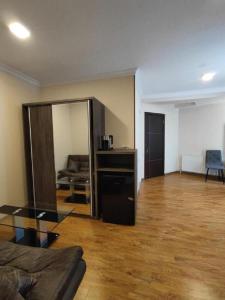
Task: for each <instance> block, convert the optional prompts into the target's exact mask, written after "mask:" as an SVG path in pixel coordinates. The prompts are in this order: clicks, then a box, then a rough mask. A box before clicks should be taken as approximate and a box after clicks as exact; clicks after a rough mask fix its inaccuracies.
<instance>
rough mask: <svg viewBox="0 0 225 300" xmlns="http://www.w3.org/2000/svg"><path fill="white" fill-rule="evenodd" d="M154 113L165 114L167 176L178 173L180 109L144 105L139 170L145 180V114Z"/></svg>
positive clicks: (140, 128) (141, 118)
mask: <svg viewBox="0 0 225 300" xmlns="http://www.w3.org/2000/svg"><path fill="white" fill-rule="evenodd" d="M145 112H153V113H161V114H165V169H164V171H165V174H167V173H170V172H175V171H178V169H179V160H178V128H179V124H178V123H179V116H178V113H179V112H178V109H176V108H174V105H163V104H161V105H155V104H147V103H143V104H142V113H141V114H142V115H141V117H140V121H139V122H140V123H139V124H136V126H139V134H140V136H141V142H140V157H141V159H140V160H139V170H140V172H141V173H140V175H139V176H140V177H141V178H144V113H145Z"/></svg>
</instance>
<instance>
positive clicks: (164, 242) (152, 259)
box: [52, 174, 225, 300]
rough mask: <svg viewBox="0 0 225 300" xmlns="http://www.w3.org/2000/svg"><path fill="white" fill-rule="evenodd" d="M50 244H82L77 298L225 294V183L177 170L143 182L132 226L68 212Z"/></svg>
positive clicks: (196, 299) (211, 298)
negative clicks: (84, 269)
mask: <svg viewBox="0 0 225 300" xmlns="http://www.w3.org/2000/svg"><path fill="white" fill-rule="evenodd" d="M57 231H58V232H59V233H60V234H61V236H60V238H59V239H58V240H57V242H55V243H54V244H53V246H52V247H53V248H61V247H66V246H71V245H81V246H82V247H83V249H84V258H85V260H86V262H87V272H86V274H85V277H84V280H83V282H82V284H81V286H80V288H79V290H78V293H77V295H76V297H75V299H76V300H114V299H115V300H125V299H127V300H142V299H153V300H154V299H168V300H169V299H178V300H179V299H182V300H219V299H225V267H224V266H225V185H223V184H222V183H221V182H216V181H208V182H207V183H205V182H204V179H203V178H201V177H197V176H193V175H187V174H182V175H180V174H173V175H168V176H164V177H158V178H154V179H150V180H146V181H145V182H143V184H142V186H141V191H140V196H139V200H138V210H137V224H136V226H134V227H129V226H119V225H112V224H106V223H103V222H102V221H101V220H90V219H82V218H78V217H68V218H66V219H65V220H64V221H63V222H62V223H61V224H60V225H59V226H58V227H57Z"/></svg>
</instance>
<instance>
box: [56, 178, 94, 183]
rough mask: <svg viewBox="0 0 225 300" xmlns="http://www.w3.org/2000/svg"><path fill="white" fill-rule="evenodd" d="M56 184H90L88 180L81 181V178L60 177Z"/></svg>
mask: <svg viewBox="0 0 225 300" xmlns="http://www.w3.org/2000/svg"><path fill="white" fill-rule="evenodd" d="M56 184H63V185H88V184H90V180H89V179H81V178H79V179H78V178H69V177H62V178H60V179H58V180H57V181H56Z"/></svg>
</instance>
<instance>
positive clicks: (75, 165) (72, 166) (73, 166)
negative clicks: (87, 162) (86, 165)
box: [68, 159, 80, 172]
mask: <svg viewBox="0 0 225 300" xmlns="http://www.w3.org/2000/svg"><path fill="white" fill-rule="evenodd" d="M68 169H69V170H70V171H72V172H79V170H80V162H79V161H75V160H72V159H70V161H69V167H68Z"/></svg>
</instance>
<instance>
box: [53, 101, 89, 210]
mask: <svg viewBox="0 0 225 300" xmlns="http://www.w3.org/2000/svg"><path fill="white" fill-rule="evenodd" d="M52 118H53V135H54V156H55V172H56V188H57V190H56V195H57V208H58V210H65V209H67V210H68V209H70V210H71V209H72V210H73V212H74V213H78V214H85V215H91V187H90V178H91V177H90V171H91V170H90V167H89V165H90V163H89V159H90V153H89V145H90V143H89V125H88V124H89V117H88V102H74V103H66V104H57V105H52Z"/></svg>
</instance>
